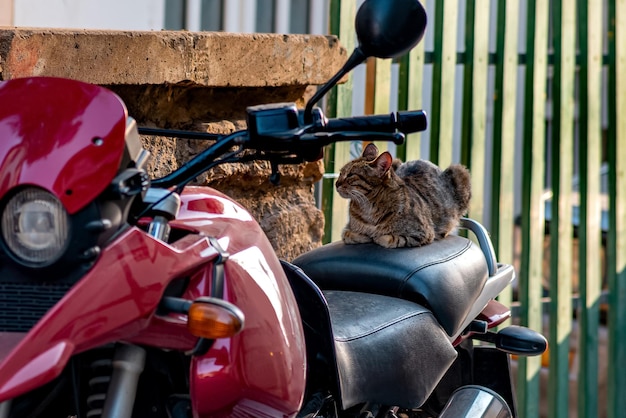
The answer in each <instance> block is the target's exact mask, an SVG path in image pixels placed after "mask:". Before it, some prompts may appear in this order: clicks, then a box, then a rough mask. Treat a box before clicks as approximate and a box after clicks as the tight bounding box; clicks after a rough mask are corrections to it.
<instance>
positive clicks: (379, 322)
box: [283, 262, 457, 409]
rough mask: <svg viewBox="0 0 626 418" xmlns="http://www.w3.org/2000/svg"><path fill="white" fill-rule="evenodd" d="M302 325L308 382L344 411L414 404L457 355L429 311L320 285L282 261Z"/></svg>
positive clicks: (370, 294) (430, 391) (407, 304)
mask: <svg viewBox="0 0 626 418" xmlns="http://www.w3.org/2000/svg"><path fill="white" fill-rule="evenodd" d="M283 267H284V268H285V272H286V273H287V277H288V279H289V281H290V284H291V286H292V289H293V291H294V296H295V297H296V300H297V301H298V307H299V310H300V315H301V318H302V323H303V326H304V334H305V338H306V349H307V359H308V365H307V382H309V384H310V385H311V387H322V388H328V389H329V390H330V391H331V393H333V394H334V395H335V396H337V398H336V399H339V400H341V405H342V407H343V408H344V409H346V408H350V407H352V406H354V405H357V404H359V403H363V402H367V401H369V402H374V403H379V404H383V405H396V406H400V407H403V408H416V407H419V406H420V405H422V404H423V403H424V402H425V401H426V399H427V398H428V396H429V395H430V394H431V393H432V391H433V389H434V388H435V386H436V384H437V382H439V381H440V380H441V378H442V376H443V374H444V373H445V371H446V370H448V368H449V367H450V365H451V364H452V362H453V361H454V359H455V358H456V356H457V353H456V351H455V349H454V348H453V346H452V343H451V342H450V340H449V338H448V336H447V335H446V333H445V331H444V330H443V329H442V327H441V325H440V324H439V323H438V321H437V320H436V319H435V317H434V316H433V313H432V312H431V311H430V310H428V309H426V308H424V307H423V306H421V305H419V304H417V303H414V302H410V301H407V300H403V299H397V298H393V297H390V296H384V295H377V294H373V293H363V292H351V291H339V290H327V291H321V290H320V289H319V288H318V287H317V286H316V285H315V284H314V283H313V282H312V281H311V279H310V278H309V277H307V276H306V274H305V273H304V272H303V271H302V270H301V269H299V268H298V267H296V266H294V265H293V264H289V263H287V262H283Z"/></svg>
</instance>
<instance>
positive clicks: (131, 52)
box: [0, 28, 346, 87]
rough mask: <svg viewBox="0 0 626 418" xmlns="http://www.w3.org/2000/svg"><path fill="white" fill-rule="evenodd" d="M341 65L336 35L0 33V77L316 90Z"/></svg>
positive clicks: (18, 30) (343, 56) (341, 53)
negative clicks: (311, 86) (308, 88)
mask: <svg viewBox="0 0 626 418" xmlns="http://www.w3.org/2000/svg"><path fill="white" fill-rule="evenodd" d="M345 60H346V51H345V50H344V49H343V48H341V47H340V46H339V44H338V42H337V40H336V38H334V37H326V36H308V35H277V34H237V33H221V32H185V31H137V32H126V31H96V30H59V29H54V30H50V29H30V28H0V79H2V80H7V79H11V78H18V77H26V76H44V75H45V76H57V77H66V78H73V79H77V80H82V81H86V82H89V83H95V84H108V85H120V84H126V85H150V84H187V85H189V84H191V85H198V86H206V87H278V86H292V85H309V84H322V83H324V82H325V81H326V80H328V78H329V77H330V76H332V74H333V73H334V72H335V71H337V70H338V69H339V67H340V65H341V64H342V63H343V62H344V61H345Z"/></svg>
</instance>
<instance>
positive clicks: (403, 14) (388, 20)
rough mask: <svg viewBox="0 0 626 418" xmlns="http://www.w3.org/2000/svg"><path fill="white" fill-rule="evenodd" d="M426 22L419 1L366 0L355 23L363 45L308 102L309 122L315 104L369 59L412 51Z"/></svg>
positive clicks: (423, 30)
mask: <svg viewBox="0 0 626 418" xmlns="http://www.w3.org/2000/svg"><path fill="white" fill-rule="evenodd" d="M426 21H427V19H426V10H424V6H422V4H421V3H420V2H419V0H365V2H364V3H363V4H362V5H361V7H359V10H358V12H357V14H356V19H355V24H354V26H355V30H356V34H357V39H358V41H359V45H358V46H357V47H356V48H355V49H354V51H352V54H351V55H350V57H348V60H347V61H346V63H345V64H344V65H343V67H341V69H340V70H339V71H338V72H337V74H335V75H334V76H333V77H332V78H331V79H330V80H328V82H326V84H324V85H323V86H321V87H320V88H319V89H318V90H317V92H316V93H315V94H314V95H313V97H311V99H310V100H309V101H308V103H307V104H306V107H305V111H304V119H305V122H306V123H311V122H312V117H311V113H312V111H313V106H314V105H315V104H316V103H317V102H318V101H319V100H320V99H321V98H322V97H323V96H324V95H325V94H326V93H327V92H328V91H329V90H330V89H331V88H332V87H333V86H334V85H335V84H337V83H338V82H339V80H341V79H342V78H343V76H345V75H346V74H347V73H349V72H350V71H351V70H352V69H354V68H355V67H356V66H357V65H359V64H361V63H363V62H364V61H365V60H366V59H367V58H369V57H377V58H396V57H399V56H401V55H403V54H405V53H407V52H409V51H410V50H411V49H412V48H413V47H414V46H415V45H417V43H418V42H419V41H420V40H421V39H422V37H423V36H424V32H425V31H426Z"/></svg>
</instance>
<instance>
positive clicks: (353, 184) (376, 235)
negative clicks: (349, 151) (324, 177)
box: [336, 144, 471, 248]
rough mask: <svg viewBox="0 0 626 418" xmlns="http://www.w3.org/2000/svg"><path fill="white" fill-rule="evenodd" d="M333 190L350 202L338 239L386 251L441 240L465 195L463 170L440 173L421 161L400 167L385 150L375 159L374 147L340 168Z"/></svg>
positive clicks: (466, 180) (461, 208) (468, 186)
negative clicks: (346, 217) (346, 221)
mask: <svg viewBox="0 0 626 418" xmlns="http://www.w3.org/2000/svg"><path fill="white" fill-rule="evenodd" d="M336 186H337V192H338V193H339V195H340V196H342V197H344V198H346V199H350V219H349V221H348V224H347V225H346V227H345V229H344V230H343V234H342V238H343V241H344V242H345V243H346V244H357V243H365V242H371V241H373V242H375V243H376V244H378V245H381V246H383V247H386V248H397V247H419V246H421V245H426V244H429V243H431V242H432V241H433V240H436V239H441V238H444V237H446V236H447V235H448V234H449V233H450V232H452V231H453V230H454V229H455V228H456V227H457V226H458V223H459V218H460V217H461V216H463V214H465V212H467V209H468V205H469V200H470V197H471V183H470V174H469V171H468V170H467V168H465V167H464V166H462V165H460V164H453V165H451V166H450V167H448V168H447V169H445V170H443V171H442V170H441V169H440V168H439V167H437V166H436V165H435V164H433V163H431V162H430V161H426V160H415V161H408V162H406V163H404V164H403V163H402V162H401V161H400V160H397V159H395V160H394V159H393V158H392V157H391V154H389V153H388V152H383V153H382V154H380V155H378V148H376V146H375V145H374V144H369V145H367V147H366V148H365V149H364V150H363V154H362V155H361V157H359V158H356V159H355V160H353V161H350V162H348V163H347V164H346V165H345V166H344V167H343V168H342V169H341V172H340V174H339V178H338V179H337V182H336Z"/></svg>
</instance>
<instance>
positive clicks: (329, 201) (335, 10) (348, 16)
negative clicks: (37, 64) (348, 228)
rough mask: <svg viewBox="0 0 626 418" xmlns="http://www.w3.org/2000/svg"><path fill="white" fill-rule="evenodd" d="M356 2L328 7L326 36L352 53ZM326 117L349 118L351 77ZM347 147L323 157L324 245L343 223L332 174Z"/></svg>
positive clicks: (336, 1) (336, 0) (333, 96)
mask: <svg viewBox="0 0 626 418" xmlns="http://www.w3.org/2000/svg"><path fill="white" fill-rule="evenodd" d="M355 15H356V0H344V1H340V0H332V1H331V3H330V17H331V21H330V32H331V34H334V35H337V36H339V40H340V42H341V44H342V46H343V47H344V48H346V49H347V50H348V51H349V52H350V51H352V49H353V48H354V45H355V43H356V39H355V34H354V29H353V25H354V24H353V22H354V16H355ZM326 113H327V115H328V117H345V116H350V115H351V114H352V76H350V77H349V78H348V81H347V82H346V83H345V84H342V85H339V86H337V87H335V88H334V89H333V90H332V91H331V92H330V94H329V96H328V101H327V103H326ZM349 149H350V144H349V143H347V142H344V143H338V144H335V145H334V146H329V147H326V150H325V156H324V169H325V173H326V174H325V177H324V180H323V182H322V211H323V212H324V218H325V221H326V222H325V224H324V239H323V242H324V243H328V242H331V241H333V240H337V239H339V238H340V237H341V229H342V228H343V226H344V225H345V223H346V221H347V203H346V202H347V201H346V200H345V199H343V198H341V197H340V196H339V195H338V194H337V192H336V191H335V187H334V184H335V180H334V177H333V173H335V172H336V171H338V170H339V169H340V168H341V165H342V164H344V163H345V162H346V161H348V159H349V155H350V152H349Z"/></svg>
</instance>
